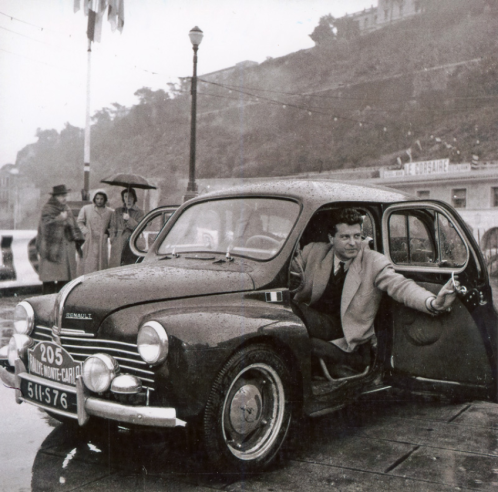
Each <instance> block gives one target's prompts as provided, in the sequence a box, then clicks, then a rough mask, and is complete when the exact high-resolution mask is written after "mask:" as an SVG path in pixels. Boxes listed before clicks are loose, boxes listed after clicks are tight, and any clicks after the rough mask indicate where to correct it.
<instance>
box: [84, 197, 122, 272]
mask: <svg viewBox="0 0 498 492" xmlns="http://www.w3.org/2000/svg"><path fill="white" fill-rule="evenodd" d="M112 212H113V210H112V208H110V207H108V206H107V194H106V193H105V191H103V190H97V191H96V192H95V193H94V195H93V203H91V204H90V205H85V206H84V207H83V208H82V209H81V210H80V213H79V214H78V220H77V223H78V226H79V228H80V230H81V232H82V233H83V235H84V236H85V244H84V245H83V257H82V258H81V260H80V262H79V265H78V273H80V274H81V275H84V274H86V273H91V272H96V271H98V270H104V269H105V268H107V266H108V257H109V248H108V244H107V242H108V241H107V239H108V237H109V226H110V224H111V217H112Z"/></svg>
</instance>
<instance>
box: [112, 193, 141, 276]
mask: <svg viewBox="0 0 498 492" xmlns="http://www.w3.org/2000/svg"><path fill="white" fill-rule="evenodd" d="M121 199H122V200H123V206H122V207H118V208H116V210H115V211H114V213H113V214H112V219H111V235H110V238H111V257H110V259H109V268H113V267H117V266H120V265H122V264H124V263H123V253H124V254H125V255H126V252H127V251H129V246H128V240H129V239H130V236H131V233H132V232H133V230H134V229H135V227H137V225H138V223H139V222H140V221H141V220H142V218H143V216H144V212H143V210H140V209H139V208H138V207H137V206H136V205H135V204H136V203H137V194H136V192H135V190H134V189H133V188H127V189H124V190H123V191H122V192H121ZM130 254H132V253H131V251H130ZM125 263H127V262H125Z"/></svg>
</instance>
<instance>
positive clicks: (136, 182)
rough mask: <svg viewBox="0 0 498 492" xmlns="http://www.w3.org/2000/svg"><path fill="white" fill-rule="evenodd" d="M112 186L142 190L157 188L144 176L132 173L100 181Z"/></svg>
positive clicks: (115, 175)
mask: <svg viewBox="0 0 498 492" xmlns="http://www.w3.org/2000/svg"><path fill="white" fill-rule="evenodd" d="M100 182H101V183H106V184H109V185H112V186H122V187H123V188H128V189H129V188H140V189H142V190H155V189H156V187H155V186H153V185H151V184H150V183H149V182H148V181H147V180H146V179H145V178H144V177H143V176H140V175H139V174H131V173H118V174H113V175H111V176H109V177H108V178H105V179H103V180H101V181H100Z"/></svg>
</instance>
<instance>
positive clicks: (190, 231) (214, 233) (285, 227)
mask: <svg viewBox="0 0 498 492" xmlns="http://www.w3.org/2000/svg"><path fill="white" fill-rule="evenodd" d="M299 210H300V207H299V205H298V204H297V203H296V202H293V201H290V200H283V199H276V198H236V199H226V200H215V201H209V202H203V203H198V204H196V205H193V206H191V207H189V208H188V209H186V210H185V211H184V212H183V213H182V215H181V216H180V217H179V218H178V220H177V221H176V222H175V224H174V225H173V227H172V228H171V230H170V231H169V233H168V235H167V236H166V237H165V238H164V240H163V241H162V243H161V245H160V246H159V249H158V254H163V255H166V254H171V253H177V254H178V253H182V252H208V253H224V254H225V253H227V251H228V252H229V253H230V254H231V255H240V256H246V257H249V258H254V259H259V260H267V259H269V258H272V257H273V256H275V255H276V254H277V253H278V252H279V251H280V249H281V248H282V246H283V244H284V243H285V240H286V239H287V236H288V235H289V233H290V231H291V229H292V227H293V225H294V224H295V222H296V220H297V217H298V215H299Z"/></svg>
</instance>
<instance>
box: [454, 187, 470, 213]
mask: <svg viewBox="0 0 498 492" xmlns="http://www.w3.org/2000/svg"><path fill="white" fill-rule="evenodd" d="M451 203H453V206H454V207H455V208H465V207H466V206H467V190H466V189H465V188H457V189H454V190H451Z"/></svg>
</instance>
